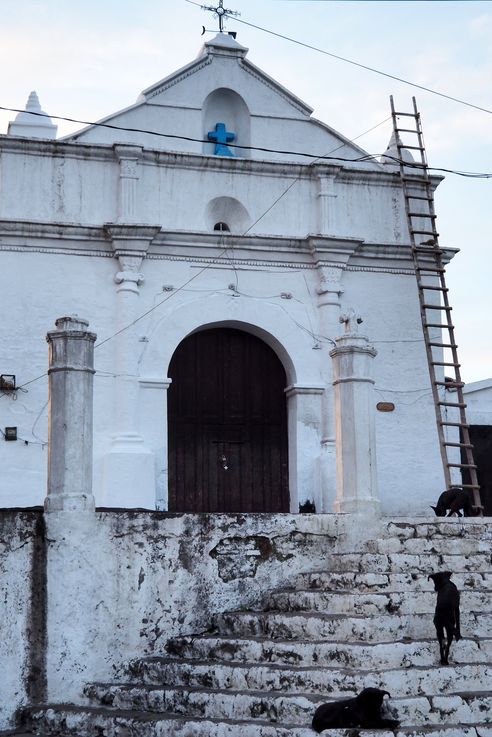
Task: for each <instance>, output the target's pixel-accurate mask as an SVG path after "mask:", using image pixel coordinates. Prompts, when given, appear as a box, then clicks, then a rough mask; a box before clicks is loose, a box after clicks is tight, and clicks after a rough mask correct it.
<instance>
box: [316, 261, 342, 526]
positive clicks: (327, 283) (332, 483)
mask: <svg viewBox="0 0 492 737" xmlns="http://www.w3.org/2000/svg"><path fill="white" fill-rule="evenodd" d="M342 274H343V267H334V266H329V267H328V266H323V265H318V275H319V286H318V289H317V292H318V309H319V324H320V330H319V332H320V335H321V336H322V337H323V342H322V343H321V348H322V351H323V360H322V369H321V371H322V376H323V383H324V385H325V391H324V393H323V419H322V437H321V458H320V475H321V486H322V492H323V493H322V500H321V505H320V508H319V511H320V512H332V511H333V508H334V504H335V497H336V438H335V410H334V396H333V371H332V362H331V360H330V357H329V352H330V349H331V348H332V347H333V345H334V342H330V341H329V340H328V339H331V340H334V338H335V336H336V335H338V331H339V326H340V322H339V318H340V298H341V296H342V294H343V289H342V286H341V277H342Z"/></svg>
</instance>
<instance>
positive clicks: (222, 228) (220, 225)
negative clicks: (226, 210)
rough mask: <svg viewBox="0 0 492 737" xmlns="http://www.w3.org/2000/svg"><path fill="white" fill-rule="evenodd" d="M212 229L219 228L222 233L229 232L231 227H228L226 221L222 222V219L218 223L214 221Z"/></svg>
mask: <svg viewBox="0 0 492 737" xmlns="http://www.w3.org/2000/svg"><path fill="white" fill-rule="evenodd" d="M214 230H219V231H220V232H222V233H224V232H225V233H230V232H231V229H230V228H229V226H228V225H227V223H223V222H222V221H221V222H219V223H215V225H214Z"/></svg>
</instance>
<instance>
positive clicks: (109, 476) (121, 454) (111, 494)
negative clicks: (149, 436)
mask: <svg viewBox="0 0 492 737" xmlns="http://www.w3.org/2000/svg"><path fill="white" fill-rule="evenodd" d="M155 504H156V489H155V459H154V454H153V453H152V451H150V450H149V449H148V448H146V447H145V445H144V440H143V438H142V436H141V435H138V434H137V433H122V434H120V435H116V436H114V437H113V443H112V447H111V450H110V451H109V453H106V455H105V457H104V459H103V487H102V498H101V505H102V506H104V507H123V508H129V509H132V508H135V507H138V508H140V507H142V508H144V509H155Z"/></svg>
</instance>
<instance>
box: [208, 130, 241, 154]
mask: <svg viewBox="0 0 492 737" xmlns="http://www.w3.org/2000/svg"><path fill="white" fill-rule="evenodd" d="M207 135H208V140H209V141H215V151H214V154H215V156H234V154H233V153H232V151H231V149H230V148H229V146H227V145H226V144H227V143H230V142H231V141H233V140H234V139H235V138H236V134H235V133H231V132H230V131H228V130H227V129H226V127H225V124H224V123H216V124H215V130H214V131H210V133H208V134H207Z"/></svg>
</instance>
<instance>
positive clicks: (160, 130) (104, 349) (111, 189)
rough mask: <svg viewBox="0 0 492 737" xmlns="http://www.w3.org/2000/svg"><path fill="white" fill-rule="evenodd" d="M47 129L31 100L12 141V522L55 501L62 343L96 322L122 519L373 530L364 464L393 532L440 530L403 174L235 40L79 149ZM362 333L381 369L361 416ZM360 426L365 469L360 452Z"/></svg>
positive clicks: (227, 39) (2, 337) (7, 472)
mask: <svg viewBox="0 0 492 737" xmlns="http://www.w3.org/2000/svg"><path fill="white" fill-rule="evenodd" d="M36 110H40V108H38V107H37V98H35V96H31V98H30V105H29V106H28V110H27V112H26V113H22V114H20V115H19V116H18V117H17V119H16V120H15V121H13V122H12V123H11V125H10V127H9V131H8V133H7V135H3V136H0V284H1V288H0V299H1V300H2V309H3V315H4V319H3V320H2V325H1V327H0V343H1V345H2V365H1V367H0V370H1V373H2V375H3V376H5V377H8V376H15V381H16V385H17V386H18V387H20V388H19V389H15V390H13V389H11V388H9V387H8V386H7V385H6V384H5V385H4V390H3V396H2V397H1V398H0V402H1V403H2V404H1V410H2V415H1V416H2V423H1V429H2V431H3V432H6V428H16V433H17V440H16V441H15V442H2V443H0V463H1V466H2V483H1V502H0V505H1V506H3V507H9V506H12V507H26V506H35V505H39V504H42V502H43V499H44V497H45V494H46V455H47V451H46V443H47V437H46V425H47V419H46V398H47V377H46V376H43V374H44V373H45V371H46V368H47V348H46V342H45V335H46V333H47V331H48V330H51V329H53V327H54V320H55V319H56V318H58V317H60V316H62V315H73V314H76V315H79V316H80V317H81V318H84V319H86V320H87V321H88V322H89V325H90V330H92V331H93V332H95V333H97V336H98V337H97V342H96V348H95V368H96V374H95V379H94V381H95V384H94V484H93V488H94V496H95V499H96V504H97V506H98V507H108V508H144V509H157V510H164V511H170V512H263V511H264V512H297V511H299V509H300V508H301V509H306V508H310V509H313V508H315V509H316V511H317V512H333V511H342V512H343V511H351V510H350V508H349V507H346V506H345V507H344V503H345V502H346V501H347V500H346V499H344V498H343V494H342V492H341V490H340V483H341V481H340V479H341V478H342V476H343V475H344V474H345V478H347V474H348V475H350V473H353V474H354V475H357V474H358V473H362V471H361V469H362V467H364V468H365V471H364V472H363V473H362V475H363V476H364V478H363V483H364V484H365V485H366V490H365V493H366V495H367V498H368V499H370V500H372V501H373V502H374V505H375V506H377V507H380V509H381V510H382V512H383V514H401V515H404V514H413V515H415V514H417V515H419V514H422V515H424V514H427V511H428V509H429V504H430V503H433V502H434V500H435V498H436V497H437V496H438V494H439V493H440V492H441V491H442V490H443V488H444V486H443V484H444V481H443V472H442V466H441V460H440V454H439V446H438V439H437V432H436V427H435V414H434V406H433V400H432V392H431V387H430V381H429V375H428V369H427V363H426V355H425V348H424V342H423V336H422V327H421V319H420V313H419V305H418V295H417V286H416V282H415V274H414V269H413V264H412V258H411V249H410V243H409V237H408V229H407V225H406V220H405V210H404V201H403V196H402V191H401V183H400V180H399V174H398V169H397V168H396V167H395V166H394V164H393V163H392V162H391V160H389V159H387V160H386V161H385V159H384V157H383V158H382V159H381V160H380V161H376V160H374V159H366V154H365V152H364V151H363V150H362V149H360V148H359V147H358V146H356V145H355V144H354V143H352V142H350V141H348V140H347V139H346V138H344V137H343V136H342V135H340V134H338V133H336V132H335V131H334V130H332V129H331V128H330V127H329V126H327V125H325V124H323V123H321V122H319V121H318V120H316V119H314V118H313V117H312V110H311V108H309V107H308V106H307V105H306V104H305V103H303V102H302V101H301V100H300V99H299V98H297V97H296V96H295V95H294V94H293V93H291V92H290V91H288V90H287V89H285V88H284V87H282V86H281V85H279V84H278V83H277V82H275V81H274V80H273V79H271V78H270V77H268V76H267V75H266V74H265V73H264V72H263V71H261V70H260V69H258V68H257V67H256V66H254V64H252V63H251V62H250V61H249V59H248V58H247V49H245V48H244V47H243V46H241V45H240V44H239V43H238V42H237V41H236V40H235V39H234V38H232V37H231V36H230V35H227V34H223V33H221V34H219V35H218V36H217V37H215V38H214V39H212V40H210V41H209V42H207V43H205V45H204V47H203V49H202V50H201V52H200V54H199V56H198V58H197V59H196V60H195V61H193V62H191V63H190V64H188V65H187V66H186V67H184V68H182V69H180V70H178V71H177V72H175V73H174V74H172V75H171V76H170V77H167V78H166V79H164V80H162V81H160V82H158V83H157V84H155V85H153V86H152V87H149V88H148V89H146V90H144V92H142V94H141V95H140V97H139V98H138V101H137V103H136V104H135V105H132V106H130V107H128V108H127V109H125V110H122V111H120V112H117V113H114V114H112V115H110V116H108V117H107V118H105V119H104V120H103V121H100V124H96V125H91V126H89V127H87V128H85V129H83V130H81V131H79V132H78V133H76V134H74V135H70V136H68V137H65V138H63V139H56V137H55V136H56V128H55V126H53V124H52V123H51V121H50V119H49V118H45V117H36V116H34V115H32V114H29V111H32V112H36ZM316 156H317V157H318V158H315V157H316ZM323 157H326V158H323ZM438 182H439V179H438V178H436V181H435V183H436V185H437V184H438ZM446 253H448V256H449V257H451V256H452V255H453V252H452V250H451V249H450V250H449V251H446ZM347 315H348V316H349V317H350V319H349V322H348V323H347V322H346V323H345V327H346V329H347V330H348V332H349V335H351V336H352V337H353V339H354V341H355V343H356V344H357V341H359V343H360V345H361V346H362V345H364V346H365V347H364V350H363V351H362V354H364V361H366V364H367V366H365V367H362V364H361V367H360V372H359V373H358V375H357V377H352V378H353V379H357V382H358V385H357V386H359V385H360V386H362V385H364V386H363V391H364V392H365V393H364V395H363V398H361V396H362V395H360V396H359V395H358V393H357V392H358V391H359V389H357V391H354V392H353V394H352V395H351V397H352V399H350V400H347V399H345V400H344V401H345V405H344V403H343V402H342V404H340V401H339V400H340V391H341V390H340V381H342V380H341V379H340V377H338V379H340V381H339V385H338V386H339V388H338V389H337V376H334V373H333V371H334V365H335V364H334V362H336V361H337V360H339V362H340V361H342V362H343V359H341V358H340V357H339V356H338V358H337V357H336V356H335V355H333V354H334V349H335V353H336V350H337V349H336V346H337V345H338V347H339V348H340V346H341V344H340V342H339V343H338V344H337V339H338V338H339V336H340V335H342V333H343V331H344V326H343V323H342V322H341V321H340V318H341V317H342V319H344V316H347ZM354 315H355V316H357V315H360V316H361V318H362V320H363V322H362V323H361V324H360V325H359V326H358V328H355V327H354V325H356V323H357V319H356V317H354ZM357 330H358V332H357ZM364 336H365V337H364ZM342 341H343V339H342ZM342 347H343V346H342ZM345 369H347V367H345ZM38 376H41V377H42V378H40V379H38V380H37V381H33V382H32V383H29V382H30V381H31V379H34V378H36V377H38ZM349 378H350V377H349ZM346 380H347V376H345V378H344V379H343V381H346ZM5 381H7V379H6V380H5ZM334 381H335V385H334ZM343 381H342V383H343ZM337 392H338V394H337ZM358 397H359V398H358ZM350 401H351V402H352V403H353V406H351V407H349V406H348V405H347V402H348V403H350ZM366 401H368V404H367V407H366V405H365V404H364V403H365V402H366ZM345 412H347V413H349V414H350V413H351V414H350V416H358V421H359V422H361V423H362V426H364V427H365V428H366V429H365V432H367V436H368V445H367V453H366V455H365V456H364V458H363V459H360V460H358V459H357V455H356V453H355V450H354V448H351V447H348V446H347V445H346V444H345V446H344V447H343V448H341V447H340V438H341V435H340V433H341V432H342V431H341V429H340V423H341V422H342V421H343V417H342V416H343V414H344V413H345ZM337 446H338V447H337ZM367 454H370V458H369V456H368V455H367ZM358 464H359V466H358ZM360 464H362V465H360ZM337 478H338V481H337ZM308 502H309V504H308V505H307V507H306V504H307V503H308ZM312 505H314V507H313V506H312Z"/></svg>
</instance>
